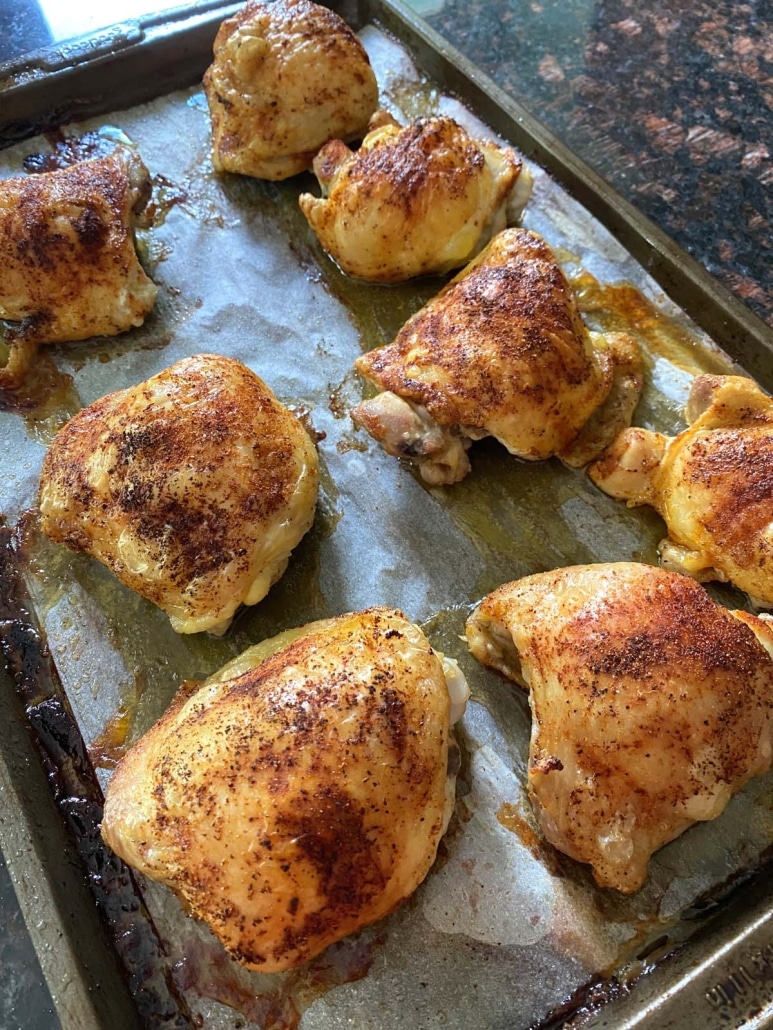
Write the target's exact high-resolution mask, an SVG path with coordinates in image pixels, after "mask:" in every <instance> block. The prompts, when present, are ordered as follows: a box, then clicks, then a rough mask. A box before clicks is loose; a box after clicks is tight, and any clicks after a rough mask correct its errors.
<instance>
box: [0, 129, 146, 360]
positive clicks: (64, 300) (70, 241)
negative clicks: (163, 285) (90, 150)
mask: <svg viewBox="0 0 773 1030" xmlns="http://www.w3.org/2000/svg"><path fill="white" fill-rule="evenodd" d="M150 188H151V187H150V177H149V175H148V170H147V169H146V168H145V166H144V164H143V163H142V161H141V160H140V158H139V156H138V155H137V154H136V153H135V152H134V151H133V150H130V149H129V148H127V147H119V148H118V149H116V151H115V152H114V153H112V154H109V155H107V156H105V157H98V158H93V159H92V160H88V161H81V162H79V163H77V164H75V165H72V166H71V167H68V168H62V169H59V170H57V171H53V172H45V173H41V174H36V175H25V176H19V177H15V178H12V179H4V180H0V250H2V254H3V258H2V277H0V318H3V319H7V320H8V321H10V322H15V323H18V324H17V325H16V326H13V327H11V328H10V329H9V330H8V334H9V336H10V338H11V339H18V340H20V341H23V342H24V343H61V342H65V341H70V340H85V339H88V338H89V337H91V336H115V335H116V334H118V333H123V332H126V331H127V330H128V329H131V328H132V327H133V326H139V325H142V323H143V321H144V320H145V318H146V317H147V315H148V314H149V312H150V311H151V310H152V309H153V306H154V304H155V302H156V294H157V292H158V291H157V288H156V286H155V284H154V283H153V282H152V280H151V279H150V278H149V277H148V276H147V274H146V273H145V271H144V270H143V268H142V265H141V264H140V262H139V259H138V257H137V253H136V250H135V246H134V228H135V227H136V226H137V225H138V223H139V220H140V216H141V213H142V211H143V209H144V207H145V205H146V203H147V200H148V198H149V197H150Z"/></svg>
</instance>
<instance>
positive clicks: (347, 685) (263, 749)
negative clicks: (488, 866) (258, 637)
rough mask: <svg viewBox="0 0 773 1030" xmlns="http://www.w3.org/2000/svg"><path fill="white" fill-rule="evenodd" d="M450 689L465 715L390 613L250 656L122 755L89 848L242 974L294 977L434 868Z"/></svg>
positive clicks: (447, 794) (342, 621) (315, 631)
mask: <svg viewBox="0 0 773 1030" xmlns="http://www.w3.org/2000/svg"><path fill="white" fill-rule="evenodd" d="M293 638H294V639H293ZM277 647H278V649H277V650H274V652H273V653H270V652H271V651H272V649H274V648H277ZM266 652H269V653H270V654H269V656H268V657H267V656H266ZM447 676H448V679H449V680H450V681H451V682H452V683H453V684H455V689H456V694H457V697H458V696H459V695H460V692H461V697H462V704H463V700H464V695H465V693H466V685H465V684H464V679H463V677H462V675H461V672H460V671H459V669H458V667H456V665H455V663H454V662H451V661H449V660H447V659H442V658H441V656H439V655H438V654H436V653H435V652H434V651H433V650H432V648H431V647H430V645H429V643H428V641H427V640H426V638H425V637H424V635H423V634H422V633H421V631H420V630H419V629H418V628H417V627H416V626H414V625H413V624H412V623H411V622H409V621H408V619H407V618H406V617H405V616H404V615H403V614H402V613H401V612H399V611H396V610H393V609H387V608H370V609H367V610H366V611H362V612H355V613H352V614H348V615H343V616H340V617H338V618H334V619H328V620H324V621H322V622H318V623H312V624H310V625H309V626H306V627H302V628H301V629H300V630H297V631H294V632H291V633H289V634H287V633H286V634H283V635H282V636H280V637H279V638H277V640H276V641H274V642H268V644H263V645H258V646H257V647H256V648H252V649H250V650H249V651H247V652H245V653H244V654H243V655H241V656H240V657H239V658H237V659H235V660H234V661H233V662H231V663H229V664H228V665H227V666H226V667H225V668H223V669H222V670H220V672H219V673H217V674H215V675H214V676H212V677H211V678H210V679H209V680H207V681H206V682H205V683H204V684H203V685H198V686H199V689H195V690H194V689H193V685H191V684H187V685H185V686H184V687H183V688H182V689H181V691H180V692H179V694H178V696H177V698H176V699H175V701H174V702H173V704H172V706H171V707H170V708H169V710H168V711H167V712H166V713H165V715H164V716H163V717H162V718H161V719H160V720H159V722H158V723H156V725H155V726H154V727H153V728H152V729H151V730H150V731H149V732H148V733H146V734H145V736H144V737H142V738H141V739H140V740H139V742H138V743H137V744H135V745H134V747H133V748H132V749H131V750H130V751H129V752H128V754H127V755H126V756H125V757H124V759H123V760H122V761H121V762H120V764H119V765H118V768H117V770H116V772H115V774H114V776H113V778H112V780H111V782H110V785H109V787H108V791H107V797H106V801H105V809H104V819H103V822H102V836H103V837H104V839H105V840H106V842H107V843H108V844H109V845H110V847H111V848H113V849H114V850H115V851H116V852H117V853H118V854H119V855H121V856H122V857H123V858H124V859H125V860H126V861H127V862H129V863H130V864H131V865H133V866H134V867H135V868H137V869H140V870H141V871H142V872H143V873H145V874H146V875H148V876H150V877H152V878H154V879H158V880H161V881H162V882H163V883H165V884H167V885H168V886H169V887H171V888H172V890H174V891H175V892H176V893H177V894H178V895H179V896H180V898H181V899H182V900H183V901H184V903H185V904H186V906H187V907H188V908H189V910H190V911H191V912H192V913H193V914H194V915H195V916H197V917H198V918H200V919H203V920H204V921H205V922H206V923H207V924H208V925H209V927H210V928H211V929H212V930H213V932H214V933H215V934H216V935H217V936H218V937H219V938H220V940H221V941H222V942H223V944H224V945H225V947H226V949H227V950H228V951H229V952H230V954H231V955H233V956H234V957H235V958H236V959H238V961H239V962H242V963H243V964H244V965H246V966H249V967H250V968H253V969H259V970H262V971H265V972H273V971H278V970H283V969H288V968H291V967H293V966H297V965H300V964H301V963H303V962H306V961H307V960H308V959H310V958H313V957H314V956H315V955H317V954H318V953H319V952H320V951H322V950H323V949H324V948H326V947H327V946H328V945H329V944H332V943H333V942H334V941H337V940H340V938H342V937H344V936H345V935H347V934H350V933H353V932H354V931H355V930H357V929H359V928H361V927H363V926H367V925H368V924H369V923H372V922H374V921H375V920H377V919H380V918H381V917H383V916H385V915H387V914H388V913H390V912H392V911H393V910H394V909H395V908H397V907H398V906H399V905H400V904H401V902H403V901H404V900H405V899H406V898H407V897H408V896H409V895H410V894H411V893H412V892H413V891H414V890H415V889H416V887H417V886H418V884H419V883H421V881H422V880H423V879H424V877H425V876H426V875H427V872H428V871H429V869H430V866H431V865H432V863H433V862H434V860H435V855H436V852H437V847H438V843H439V841H440V838H441V837H442V835H443V833H444V832H445V829H446V825H447V823H448V819H449V816H450V812H451V809H452V808H453V802H454V780H455V776H454V775H453V774H450V773H449V740H450V724H451V708H452V705H451V699H450V696H449V683H448V682H447Z"/></svg>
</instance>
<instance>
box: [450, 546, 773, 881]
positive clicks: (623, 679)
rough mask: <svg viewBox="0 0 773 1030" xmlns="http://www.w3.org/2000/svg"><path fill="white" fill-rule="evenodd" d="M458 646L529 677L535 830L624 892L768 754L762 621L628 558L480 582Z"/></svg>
mask: <svg viewBox="0 0 773 1030" xmlns="http://www.w3.org/2000/svg"><path fill="white" fill-rule="evenodd" d="M467 639H468V643H469V647H470V650H471V651H472V653H473V654H474V655H475V657H476V658H478V659H479V660H480V661H481V662H483V663H484V664H486V665H490V666H492V667H493V668H495V669H498V670H499V671H500V672H502V673H503V674H504V675H505V676H507V677H509V678H510V679H512V680H515V681H516V682H517V683H519V684H520V685H521V686H524V687H525V688H526V689H528V691H529V702H530V705H531V710H532V716H533V725H532V738H531V747H530V754H529V781H528V782H529V786H528V789H529V795H530V797H531V800H532V803H533V805H534V809H535V812H536V815H537V818H538V821H539V824H540V827H541V828H542V831H543V833H544V834H545V836H546V837H547V839H548V840H549V841H550V842H551V843H552V844H553V845H554V846H555V847H557V848H558V849H559V850H561V851H563V852H565V853H566V854H567V855H570V856H571V857H572V858H575V859H577V860H578V861H580V862H588V863H590V864H591V866H592V867H593V873H594V876H595V878H596V880H597V881H598V883H599V884H600V885H601V886H603V887H614V888H615V889H617V890H619V891H623V892H625V893H630V892H632V891H635V890H637V889H639V888H640V887H641V886H642V884H643V883H644V881H645V879H646V877H647V869H648V862H649V858H650V856H651V855H652V853H653V852H654V851H655V850H657V849H658V848H660V847H661V846H662V845H664V844H666V843H667V842H668V841H670V840H672V839H673V838H674V837H676V836H677V835H678V834H680V833H682V832H683V831H684V830H686V829H687V827H689V826H690V825H691V824H692V823H694V822H696V821H698V820H707V819H713V818H715V817H716V816H717V815H719V813H720V812H721V811H722V810H723V808H724V807H725V805H726V804H727V802H728V801H729V800H730V798H731V796H732V795H733V794H734V793H736V792H737V791H738V790H740V789H741V788H742V787H743V786H744V784H745V783H746V782H747V781H748V780H749V779H750V778H751V777H752V776H759V775H761V774H762V773H764V772H766V771H767V770H768V769H769V767H770V764H771V758H772V757H773V740H772V739H771V738H772V730H771V700H772V699H773V658H771V654H773V624H771V623H770V622H769V621H766V620H765V619H763V618H758V617H756V616H754V615H749V614H748V613H746V612H730V611H728V610H727V609H726V608H724V607H722V606H721V605H719V604H717V603H716V602H715V601H713V600H712V599H711V597H710V596H709V595H708V593H707V592H706V591H705V590H704V588H703V587H701V586H700V585H699V584H698V583H696V582H695V581H694V580H692V579H690V578H689V577H687V576H683V575H681V574H679V573H675V572H668V571H667V570H664V569H659V568H655V567H652V566H649V565H641V564H637V563H634V562H629V563H626V562H623V563H613V564H608V565H603V564H602V565H579V566H574V567H570V568H565V569H556V570H555V571H552V572H544V573H538V574H536V575H533V576H527V577H526V578H524V579H521V580H518V581H516V582H514V583H508V584H505V585H504V586H501V587H500V588H499V589H498V590H495V591H494V592H493V593H492V594H489V596H488V597H486V598H484V600H483V601H482V602H481V603H480V605H479V606H478V608H477V609H476V610H475V612H474V613H473V614H472V616H471V617H470V619H469V621H468V623H467Z"/></svg>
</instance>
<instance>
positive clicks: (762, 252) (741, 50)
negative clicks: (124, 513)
mask: <svg viewBox="0 0 773 1030" xmlns="http://www.w3.org/2000/svg"><path fill="white" fill-rule="evenodd" d="M125 3H126V4H128V6H127V7H126V9H125V10H124V9H123V8H120V4H113V5H112V6H111V8H110V9H109V11H108V13H107V14H105V13H104V11H100V12H99V13H98V14H94V13H93V12H94V11H98V10H99V8H98V5H97V4H93V5H92V8H91V9H90V11H87V8H88V3H87V0H81V3H80V4H75V3H73V4H67V5H65V4H63V3H59V5H58V6H59V8H60V9H61V10H59V11H58V14H57V18H58V26H57V27H56V28H52V26H53V23H54V19H53V18H49V19H46V17H45V15H44V13H43V10H44V8H45V6H46V5H45V4H41V5H38V4H37V3H35V2H34V0H0V61H2V60H4V59H8V58H10V57H15V56H18V55H19V54H21V53H24V52H26V51H28V50H31V49H35V48H38V47H40V46H43V45H45V44H46V43H48V42H50V41H51V40H52V39H56V38H63V33H64V34H66V32H67V29H66V27H65V28H64V29H62V28H61V15H62V10H64V9H66V10H67V11H68V12H69V13H71V16H72V18H73V19H74V20H73V23H72V24H73V32H80V31H83V30H84V29H87V30H88V29H91V28H93V27H99V26H98V25H97V24H96V22H95V19H100V18H101V21H100V22H99V24H102V23H104V22H105V20H106V19H110V20H116V19H118V18H124V17H127V16H129V15H130V14H132V13H136V10H137V9H138V0H125ZM164 5H165V6H173V4H172V3H170V2H166V3H165V4H161V5H160V6H164ZM47 6H48V7H51V8H52V9H53V8H54V7H56V6H57V5H56V4H52V3H51V2H49V3H48V5H47ZM140 6H146V7H153V6H159V5H154V4H153V0H147V2H146V3H145V2H141V3H140ZM175 6H176V4H175ZM409 6H411V7H412V8H413V9H414V10H415V11H416V12H417V13H419V14H421V15H422V16H423V17H425V18H426V20H427V22H428V23H429V24H430V25H431V26H432V27H433V28H434V29H435V30H437V31H438V32H439V33H440V34H441V35H442V36H444V37H445V38H446V39H447V40H448V41H449V42H450V43H451V44H452V45H454V46H456V47H457V48H459V49H460V50H461V51H463V53H464V54H465V55H466V56H467V57H468V58H469V59H471V60H472V61H474V62H475V63H477V64H478V66H479V67H480V68H481V69H482V70H483V71H484V72H485V73H486V74H487V75H489V76H490V77H491V78H492V79H493V80H494V81H495V82H496V83H497V84H498V85H499V86H500V87H501V88H502V89H504V90H505V91H506V92H508V93H509V94H511V95H512V96H513V97H514V98H516V99H517V100H519V101H520V102H521V103H522V104H523V105H524V106H525V107H527V108H528V109H530V110H531V111H532V113H533V114H535V115H536V116H537V117H539V118H540V119H541V120H542V121H543V122H544V123H545V124H546V125H547V126H548V127H549V128H550V129H551V130H552V131H553V132H555V133H556V134H557V135H558V136H559V137H561V138H562V139H563V140H564V141H565V143H567V144H568V146H569V147H571V148H572V149H573V150H574V151H575V152H576V153H577V154H578V156H580V157H581V158H582V159H583V160H584V161H585V162H586V163H588V164H589V165H590V166H591V167H593V168H594V169H595V170H596V171H597V172H598V173H600V174H601V175H602V176H603V177H604V178H605V179H606V180H607V181H608V182H609V183H610V184H611V185H612V186H614V187H615V188H616V189H617V190H618V191H619V192H620V193H622V194H623V195H624V196H625V197H626V198H627V199H628V200H630V201H631V202H633V203H634V204H635V205H636V206H637V207H638V208H639V209H640V210H641V211H642V212H643V213H645V214H646V215H647V216H649V217H650V218H651V219H652V220H653V221H654V222H655V223H657V224H658V225H659V226H660V227H661V228H662V229H663V230H665V231H666V232H667V233H668V234H669V235H670V236H671V237H672V238H673V239H674V240H675V241H676V242H677V243H678V244H680V245H681V246H682V247H683V248H684V249H685V250H686V251H687V252H688V253H690V254H691V255H692V256H693V257H694V258H696V259H697V260H698V261H699V262H700V263H701V264H702V265H703V266H704V267H705V268H707V269H708V270H709V271H710V272H711V273H713V274H714V275H715V276H716V277H717V279H718V280H719V281H720V282H722V283H723V284H724V285H725V286H726V287H727V288H728V289H730V290H731V291H732V292H733V293H735V294H736V295H737V296H738V297H739V298H740V299H741V300H742V301H744V302H745V303H746V304H747V305H748V306H749V307H750V308H751V309H752V310H753V311H754V312H756V313H757V314H758V315H759V316H760V317H762V318H763V319H764V320H765V321H767V322H768V323H769V324H770V325H771V326H773V260H772V257H773V255H772V253H771V215H772V213H773V192H772V190H771V187H773V157H772V153H773V7H771V5H770V4H769V3H765V2H762V0H750V2H747V3H743V2H741V3H728V2H719V3H712V4H709V3H707V2H705V0H684V2H682V3H680V4H673V3H666V2H665V0H650V2H649V3H648V4H647V5H646V6H645V5H643V4H640V3H637V2H635V0H604V2H598V3H592V2H590V0H560V2H559V0H445V2H443V0H409ZM78 19H80V21H78ZM0 920H1V923H0V925H2V931H0V960H1V962H2V970H3V980H2V990H0V1026H2V1027H7V1028H8V1030H13V1028H19V1030H22V1028H34V1030H48V1028H50V1027H51V1028H53V1027H56V1026H58V1025H59V1023H58V1020H57V1018H56V1016H55V1014H54V1013H53V1011H52V1007H51V1002H50V997H49V995H48V992H47V990H46V988H45V984H44V982H43V980H42V975H41V973H40V968H39V966H38V965H37V962H36V960H35V957H34V952H33V951H32V950H31V945H30V943H29V939H28V937H27V936H26V933H25V930H24V927H23V922H22V921H21V919H20V914H19V911H18V906H17V905H16V904H15V898H14V895H13V890H12V888H11V885H10V880H9V878H8V874H7V871H6V869H5V866H4V864H3V863H2V861H1V860H0Z"/></svg>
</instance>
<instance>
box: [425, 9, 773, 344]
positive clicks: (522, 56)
mask: <svg viewBox="0 0 773 1030" xmlns="http://www.w3.org/2000/svg"><path fill="white" fill-rule="evenodd" d="M410 5H411V6H412V7H413V8H414V9H415V10H416V11H417V12H419V13H423V15H424V17H425V18H426V20H427V22H428V23H429V24H430V25H431V26H432V27H433V28H434V29H436V30H437V31H438V32H440V34H441V35H443V36H444V37H445V38H446V39H447V40H448V41H449V42H450V43H451V44H452V45H454V46H456V47H458V48H459V49H460V50H461V51H462V52H463V53H464V54H465V55H466V56H467V57H468V58H469V59H471V60H472V61H474V62H475V63H477V64H478V65H479V67H480V68H481V69H482V70H483V71H484V72H486V74H487V75H489V76H490V77H491V78H492V79H493V80H494V81H495V82H496V83H497V85H499V86H500V87H501V88H502V89H504V90H505V91H506V92H508V93H509V94H510V95H512V96H513V97H514V98H516V99H517V100H519V101H520V102H521V103H522V104H523V105H524V106H525V107H526V108H528V109H529V110H530V111H531V112H532V113H533V114H535V115H536V116H537V117H539V118H540V119H541V120H542V121H543V122H544V123H545V124H546V125H547V126H548V127H549V128H550V129H552V131H553V132H555V133H556V134H557V135H558V136H560V137H561V138H562V139H563V140H564V142H565V143H567V144H568V145H569V146H570V147H571V148H572V149H573V150H574V151H575V152H576V153H577V154H578V156H580V157H581V158H582V159H583V160H584V161H586V162H587V163H588V164H589V165H591V167H593V168H594V169H595V170H596V171H597V172H599V173H600V174H601V175H602V176H603V177H604V178H605V179H606V180H607V181H608V182H609V183H611V184H612V185H613V186H614V187H615V188H616V189H617V190H618V191H619V192H620V193H622V194H623V195H624V196H625V197H626V198H627V199H628V200H630V201H632V202H633V203H634V204H635V205H636V206H637V207H638V208H639V209H640V210H641V211H643V212H644V213H645V214H646V215H647V216H649V217H650V218H651V219H653V221H655V222H656V223H657V224H658V225H659V226H660V227H661V228H662V229H664V230H665V231H666V232H667V233H668V234H669V235H670V236H671V237H672V238H673V239H674V240H675V241H676V242H677V243H678V244H680V246H682V247H683V248H684V249H685V250H687V251H688V252H689V253H690V254H691V255H692V256H693V257H694V258H696V260H698V261H699V262H700V263H701V264H702V265H703V266H704V267H705V268H707V269H708V270H709V271H710V272H712V273H713V274H714V275H715V276H716V277H717V278H718V279H719V280H720V281H721V282H723V283H724V285H725V286H727V287H728V288H729V289H730V290H731V291H733V292H734V293H735V294H736V295H737V296H738V297H740V298H741V299H742V300H743V301H744V302H745V303H746V304H747V305H748V306H749V307H750V308H752V310H754V311H755V312H756V313H757V314H758V315H760V316H761V317H763V318H764V319H765V320H766V321H767V322H769V323H770V324H771V325H773V241H772V240H771V221H772V220H773V218H772V216H773V6H772V5H771V4H770V3H769V2H766V0H759V2H754V0H753V2H751V3H707V2H703V0H689V2H681V3H667V2H665V0H650V2H649V3H647V4H642V3H638V2H636V0H606V2H598V3H591V2H590V0H561V2H558V0H446V2H445V3H441V2H439V0H438V2H432V0H412V2H411V4H410Z"/></svg>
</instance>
